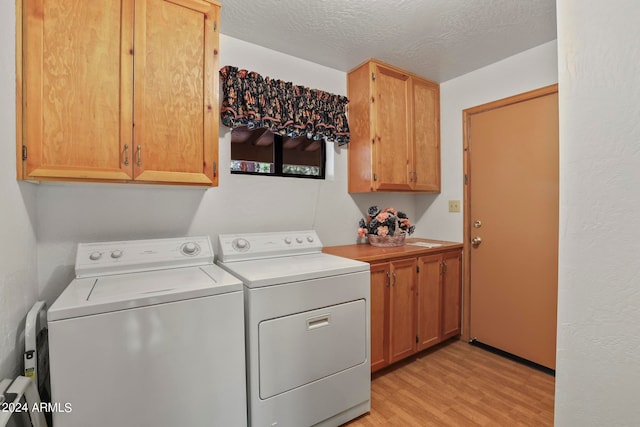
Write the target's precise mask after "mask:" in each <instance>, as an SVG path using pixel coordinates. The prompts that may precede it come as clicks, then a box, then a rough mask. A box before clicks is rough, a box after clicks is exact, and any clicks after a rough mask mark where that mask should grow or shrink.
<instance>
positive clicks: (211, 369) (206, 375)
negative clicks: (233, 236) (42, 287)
mask: <svg viewBox="0 0 640 427" xmlns="http://www.w3.org/2000/svg"><path fill="white" fill-rule="evenodd" d="M213 258H214V253H213V249H212V247H211V242H210V240H209V237H187V238H177V239H155V240H137V241H122V242H104V243H88V244H83V243H81V244H79V245H78V252H77V256H76V266H75V271H76V279H74V280H73V281H72V282H71V284H70V285H69V286H68V287H67V288H66V289H65V290H64V291H63V293H62V294H61V295H60V297H59V298H58V299H57V300H56V301H55V303H54V304H53V305H52V306H51V308H50V309H49V311H48V316H47V317H48V327H49V355H50V375H51V397H52V402H53V403H54V404H56V403H57V404H59V408H60V410H58V411H54V414H53V415H54V418H53V421H54V425H55V427H87V426H92V427H114V426H123V427H124V426H135V427H146V426H148V427H152V426H153V427H159V426H166V427H175V426H220V427H228V426H245V425H246V423H247V414H246V386H245V384H246V377H245V359H244V357H245V351H244V315H243V310H244V308H243V290H242V288H243V287H242V282H240V281H239V280H238V279H236V278H235V277H233V276H232V275H230V274H229V273H227V272H226V271H224V270H222V269H221V268H219V267H218V266H216V265H215V264H213Z"/></svg>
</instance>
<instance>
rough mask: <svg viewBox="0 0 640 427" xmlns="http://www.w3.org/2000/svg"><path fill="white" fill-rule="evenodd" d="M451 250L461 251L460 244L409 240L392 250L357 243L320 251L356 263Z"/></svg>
mask: <svg viewBox="0 0 640 427" xmlns="http://www.w3.org/2000/svg"><path fill="white" fill-rule="evenodd" d="M411 243H431V244H439V245H440V246H436V247H425V246H418V245H412V244H411ZM453 249H462V243H456V242H447V241H444V240H431V239H422V238H410V239H407V243H406V244H405V245H404V246H398V247H393V248H379V247H376V246H371V245H370V244H368V243H359V244H353V245H342V246H327V247H325V248H324V249H323V250H322V252H324V253H327V254H331V255H337V256H341V257H344V258H351V259H355V260H358V261H365V262H376V261H384V260H389V259H394V258H404V257H412V256H422V255H429V254H435V253H438V252H443V251H448V250H453Z"/></svg>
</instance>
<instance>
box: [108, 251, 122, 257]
mask: <svg viewBox="0 0 640 427" xmlns="http://www.w3.org/2000/svg"><path fill="white" fill-rule="evenodd" d="M121 256H122V251H121V250H120V249H116V250H115V251H112V252H111V258H116V259H118V258H120V257H121Z"/></svg>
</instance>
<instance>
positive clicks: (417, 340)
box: [416, 335, 420, 344]
mask: <svg viewBox="0 0 640 427" xmlns="http://www.w3.org/2000/svg"><path fill="white" fill-rule="evenodd" d="M419 342H420V338H419V337H418V336H417V335H416V344H418V343H419Z"/></svg>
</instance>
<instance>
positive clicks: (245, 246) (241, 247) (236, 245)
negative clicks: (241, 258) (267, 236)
mask: <svg viewBox="0 0 640 427" xmlns="http://www.w3.org/2000/svg"><path fill="white" fill-rule="evenodd" d="M232 245H233V249H235V250H236V251H239V252H246V251H248V250H249V247H250V246H251V244H249V241H248V240H247V239H243V238H241V237H240V238H238V239H235V240H234V241H233V242H232Z"/></svg>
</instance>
